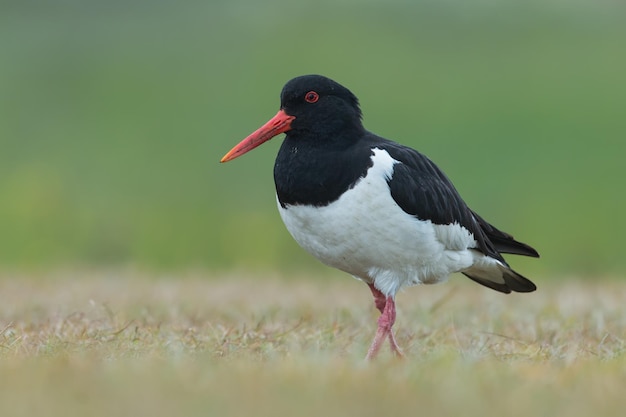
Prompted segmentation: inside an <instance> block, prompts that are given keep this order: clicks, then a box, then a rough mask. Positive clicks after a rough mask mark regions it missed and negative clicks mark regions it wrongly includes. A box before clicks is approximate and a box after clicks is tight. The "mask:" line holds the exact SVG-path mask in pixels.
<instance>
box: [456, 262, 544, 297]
mask: <svg viewBox="0 0 626 417" xmlns="http://www.w3.org/2000/svg"><path fill="white" fill-rule="evenodd" d="M462 272H463V275H465V276H466V277H468V278H469V279H471V280H473V281H476V282H477V283H479V284H481V285H484V286H485V287H489V288H491V289H493V290H496V291H500V292H503V293H505V294H509V293H510V292H512V291H513V292H533V291H535V290H536V289H537V286H536V285H535V284H534V283H533V282H532V281H531V280H529V279H528V278H526V277H524V276H522V275H520V274H518V273H517V272H515V271H513V270H512V269H511V268H510V267H509V266H508V265H504V264H502V263H500V262H499V261H495V262H493V263H492V264H491V266H490V267H488V268H487V267H476V266H474V267H471V268H469V269H467V270H465V271H462Z"/></svg>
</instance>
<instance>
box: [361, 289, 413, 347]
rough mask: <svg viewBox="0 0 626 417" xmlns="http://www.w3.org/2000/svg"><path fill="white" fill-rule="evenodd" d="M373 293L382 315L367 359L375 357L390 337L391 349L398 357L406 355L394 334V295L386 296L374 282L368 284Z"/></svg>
mask: <svg viewBox="0 0 626 417" xmlns="http://www.w3.org/2000/svg"><path fill="white" fill-rule="evenodd" d="M368 285H369V287H370V290H371V291H372V294H373V295H374V303H375V304H376V308H377V309H378V310H379V311H380V313H381V314H380V317H379V318H378V329H377V330H376V336H375V337H374V341H373V342H372V345H371V346H370V348H369V350H368V351H367V359H374V358H375V357H376V355H377V354H378V351H379V350H380V346H381V345H382V343H383V341H384V340H385V339H389V344H390V345H391V351H392V352H393V353H394V354H395V355H396V356H398V357H402V356H404V355H403V353H402V351H401V350H400V348H399V347H398V343H397V342H396V338H395V336H394V334H393V330H392V327H393V324H394V323H395V321H396V303H395V301H394V299H393V297H385V295H384V294H383V293H382V292H380V291H379V290H378V288H376V287H374V285H373V284H368Z"/></svg>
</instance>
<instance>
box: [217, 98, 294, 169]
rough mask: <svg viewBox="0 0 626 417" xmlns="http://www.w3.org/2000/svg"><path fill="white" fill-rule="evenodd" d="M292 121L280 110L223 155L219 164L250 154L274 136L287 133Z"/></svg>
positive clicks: (290, 117) (292, 117)
mask: <svg viewBox="0 0 626 417" xmlns="http://www.w3.org/2000/svg"><path fill="white" fill-rule="evenodd" d="M293 119H295V117H294V116H289V115H288V114H287V113H285V111H284V110H282V109H281V110H280V111H279V112H278V113H276V116H274V117H272V118H271V119H270V120H269V121H268V122H267V123H265V124H264V125H263V126H261V127H260V128H258V129H257V130H256V131H255V132H254V133H252V134H251V135H250V136H248V137H247V138H245V139H244V140H242V141H241V142H239V143H238V144H237V145H236V146H235V147H234V148H233V149H231V150H230V151H229V152H228V153H227V154H226V155H224V157H223V158H222V159H221V160H220V162H228V161H230V160H231V159H235V158H237V157H239V156H241V155H243V154H244V153H246V152H250V151H251V150H252V149H254V148H256V147H257V146H259V145H261V144H262V143H264V142H267V141H268V140H270V139H272V138H273V137H274V136H276V135H279V134H281V133H285V132H287V131H288V130H290V129H291V122H292V121H293Z"/></svg>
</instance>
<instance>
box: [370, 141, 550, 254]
mask: <svg viewBox="0 0 626 417" xmlns="http://www.w3.org/2000/svg"><path fill="white" fill-rule="evenodd" d="M381 147H382V148H383V149H385V150H386V151H387V152H388V153H389V155H391V157H392V158H393V159H395V160H397V161H399V162H400V163H399V164H396V165H395V166H394V171H393V176H392V178H391V179H390V180H389V187H390V189H391V196H392V197H393V199H394V200H395V201H396V203H397V204H398V205H399V206H400V207H401V208H402V210H404V211H405V212H407V213H409V214H411V215H413V216H416V217H417V218H419V219H421V220H430V221H432V222H433V223H434V224H442V225H445V224H453V223H458V224H460V225H461V226H463V227H464V228H466V229H467V230H469V231H470V232H471V233H472V234H473V235H474V238H475V239H476V243H477V248H476V249H478V250H479V251H481V252H482V253H484V254H485V255H488V256H490V257H492V258H495V259H498V260H499V261H500V262H502V263H503V264H504V265H508V264H507V263H506V261H505V260H504V258H503V257H502V255H501V253H511V254H517V255H525V256H532V257H538V256H539V254H538V253H537V251H536V250H534V249H533V248H532V247H530V246H528V245H526V244H524V243H521V242H518V241H516V240H515V239H514V238H513V236H511V235H509V234H508V233H505V232H502V231H500V230H498V229H497V228H496V227H494V226H493V225H491V224H489V223H488V222H487V221H485V220H484V219H483V218H482V217H480V216H479V215H477V214H476V213H474V212H473V211H472V210H471V209H470V208H469V207H468V206H467V204H465V202H464V201H463V199H462V198H461V196H460V194H459V193H458V191H457V190H456V188H455V187H454V185H453V184H452V182H451V181H450V179H448V177H447V176H446V175H445V174H444V173H443V172H442V171H441V170H440V169H439V168H438V167H437V166H436V165H435V164H434V163H433V162H432V161H431V160H430V159H428V158H427V157H426V156H424V155H423V154H421V153H419V152H418V151H416V150H414V149H411V148H408V147H406V146H402V145H400V144H397V143H395V142H390V141H387V142H385V143H384V144H382V146H381Z"/></svg>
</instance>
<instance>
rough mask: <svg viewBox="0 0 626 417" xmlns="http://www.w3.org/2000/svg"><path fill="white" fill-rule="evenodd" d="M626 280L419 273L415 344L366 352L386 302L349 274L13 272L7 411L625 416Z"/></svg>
mask: <svg viewBox="0 0 626 417" xmlns="http://www.w3.org/2000/svg"><path fill="white" fill-rule="evenodd" d="M259 278H261V279H259ZM359 288H361V290H359ZM625 297H626V285H625V284H624V283H622V282H615V281H614V282H602V281H599V282H596V284H594V285H591V284H588V283H584V282H570V283H567V284H564V285H560V286H558V287H557V286H547V287H544V288H543V289H542V291H539V292H537V293H533V294H527V295H520V294H517V295H515V294H514V295H509V296H505V295H502V294H497V293H495V292H493V291H490V290H487V289H484V288H482V287H479V286H477V285H475V284H473V283H470V282H469V281H467V280H465V279H463V280H459V281H455V282H452V283H450V284H448V285H439V286H428V287H421V288H418V289H413V290H410V291H407V292H405V293H403V294H401V295H400V296H399V300H398V306H399V311H398V321H397V324H396V327H397V331H398V333H397V334H398V341H399V343H400V344H401V346H403V347H404V349H405V352H406V354H407V358H406V360H404V361H398V360H395V359H394V358H392V357H391V355H390V354H389V352H388V351H385V350H383V352H381V353H382V354H381V357H380V358H379V360H377V361H375V362H373V363H366V362H365V361H364V360H363V357H364V355H365V352H366V350H367V347H368V346H369V343H370V341H371V338H372V337H373V335H374V332H375V322H376V317H377V314H376V312H375V309H374V306H373V303H372V300H371V295H370V294H369V290H368V289H367V288H366V286H365V285H360V286H359V284H358V283H357V282H352V281H350V280H346V281H341V280H337V281H331V282H325V281H322V282H319V281H317V280H315V279H312V278H311V277H307V276H300V277H298V278H295V279H292V280H288V281H285V280H284V279H281V278H279V277H276V276H263V277H258V276H239V275H234V274H233V275H224V276H217V277H215V276H213V277H211V276H206V275H202V274H187V275H185V276H169V277H165V276H164V277H160V278H156V279H155V277H152V276H148V275H142V274H137V273H131V272H124V273H103V272H100V273H96V272H91V273H90V272H74V273H64V274H60V273H59V274H56V275H52V276H51V275H48V276H45V277H37V278H32V277H29V276H24V275H22V276H8V275H6V274H4V275H3V276H2V277H0V374H2V376H3V377H2V378H0V415H7V416H9V415H10V416H15V417H17V416H32V415H47V416H51V417H53V416H64V417H73V416H85V415H90V416H111V415H117V416H131V415H132V416H136V415H151V416H155V417H159V416H171V415H186V416H196V415H198V416H200V415H203V416H204V415H219V416H225V415H237V416H240V415H252V414H254V415H256V416H277V415H299V416H303V417H306V416H319V415H321V414H323V415H326V416H346V415H391V414H395V415H413V414H415V412H416V411H415V410H417V409H419V414H420V415H461V414H462V415H464V416H502V415H507V416H528V415H567V416H569V417H578V416H580V417H583V416H585V417H586V416H590V415H601V416H608V415H620V413H621V412H622V411H623V408H624V406H626V400H625V399H624V396H623V392H624V384H625V382H624V381H625V380H624V376H625V375H626V362H625V360H624V349H625V348H626V346H625V345H624V340H625V335H626V315H625V313H624V309H623V300H624V299H625ZM385 347H386V346H385ZM60 381H62V383H59V382H60ZM242 398H245V401H243V400H242Z"/></svg>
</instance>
